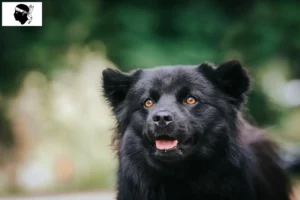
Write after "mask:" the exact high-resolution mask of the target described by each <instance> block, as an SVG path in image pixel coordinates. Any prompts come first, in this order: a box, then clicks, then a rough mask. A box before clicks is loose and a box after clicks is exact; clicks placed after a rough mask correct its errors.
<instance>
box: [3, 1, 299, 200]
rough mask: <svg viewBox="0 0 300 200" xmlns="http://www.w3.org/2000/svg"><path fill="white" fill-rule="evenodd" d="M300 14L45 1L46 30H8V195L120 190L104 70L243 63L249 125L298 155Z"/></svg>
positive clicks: (293, 7)
mask: <svg viewBox="0 0 300 200" xmlns="http://www.w3.org/2000/svg"><path fill="white" fill-rule="evenodd" d="M299 10H300V2H299V1H292V0H290V1H289V0H286V1H279V0H274V1H258V0H249V1H243V0H240V1H238V0H237V1H230V0H202V1H198V0H185V1H179V0H173V1H162V0H144V1H140V0H131V1H129V0H122V1H121V0H63V1H59V0H51V1H50V0H48V1H43V26H42V27H27V28H26V27H1V31H0V35H1V37H0V195H1V196H6V195H31V194H49V193H61V192H78V191H92V190H97V191H98V190H99V191H102V190H103V191H113V189H114V184H115V176H114V174H115V171H116V158H115V155H114V153H113V151H112V148H111V146H110V138H111V133H112V128H113V127H114V118H113V117H112V115H111V112H110V109H109V108H108V106H107V104H106V103H105V101H104V99H103V97H102V96H101V95H102V94H101V85H100V84H101V71H102V70H103V69H104V68H106V67H113V68H118V69H121V70H123V71H129V70H131V69H136V68H148V67H153V66H157V65H172V64H199V63H202V62H204V61H211V62H214V63H216V64H219V63H221V62H223V61H226V60H230V59H240V60H241V61H242V62H243V63H244V64H245V66H246V67H247V69H248V70H249V72H250V74H251V75H252V77H253V92H252V93H251V94H250V96H249V100H248V107H249V109H248V110H247V115H248V117H249V120H250V121H251V122H252V123H254V124H257V125H259V126H261V127H263V128H266V129H267V130H268V131H269V133H270V135H271V136H272V137H273V138H274V139H275V140H277V141H278V142H279V143H280V144H281V145H283V146H284V147H287V148H290V149H293V150H294V151H295V152H297V151H298V152H300V151H299V150H298V149H299V144H300V56H299V53H300V14H299ZM12 14H13V13H12ZM33 14H34V12H33ZM33 16H34V15H33Z"/></svg>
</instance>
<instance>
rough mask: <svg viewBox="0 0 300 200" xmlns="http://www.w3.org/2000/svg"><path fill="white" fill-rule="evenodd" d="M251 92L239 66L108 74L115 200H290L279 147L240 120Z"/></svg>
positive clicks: (106, 87) (206, 65) (106, 89)
mask: <svg viewBox="0 0 300 200" xmlns="http://www.w3.org/2000/svg"><path fill="white" fill-rule="evenodd" d="M249 87H250V79H249V76H248V75H247V73H246V71H245V70H244V69H243V68H242V66H241V63H240V62H238V61H230V62H227V63H224V64H221V65H220V66H219V67H216V66H214V65H213V64H209V63H203V64H201V65H200V66H169V67H157V68H153V69H145V70H137V71H135V72H133V73H130V74H127V73H122V72H119V71H117V70H113V69H106V70H104V71H103V89H104V93H105V97H106V98H107V99H108V101H109V102H110V105H111V106H112V108H113V112H114V115H115V116H116V119H117V128H116V131H117V133H116V138H115V139H116V141H117V144H116V145H117V151H118V158H119V168H118V195H117V199H118V200H182V199H186V200H288V199H290V195H291V184H290V180H289V178H288V176H287V174H286V172H285V171H284V170H283V169H282V167H281V161H280V159H279V156H278V155H277V149H276V146H275V145H274V144H273V143H272V142H271V140H269V139H268V138H267V137H265V136H264V134H263V133H262V131H260V130H259V129H257V128H255V127H253V126H251V125H250V124H249V123H247V122H246V120H245V119H244V118H243V115H242V111H243V105H244V102H245V100H246V94H247V92H248V90H249Z"/></svg>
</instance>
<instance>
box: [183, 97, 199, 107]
mask: <svg viewBox="0 0 300 200" xmlns="http://www.w3.org/2000/svg"><path fill="white" fill-rule="evenodd" d="M185 103H187V104H190V105H193V104H195V103H197V99H196V98H195V97H191V96H189V97H188V98H186V99H185Z"/></svg>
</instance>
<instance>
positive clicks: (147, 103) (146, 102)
mask: <svg viewBox="0 0 300 200" xmlns="http://www.w3.org/2000/svg"><path fill="white" fill-rule="evenodd" d="M153 105H154V101H153V100H151V99H146V101H145V102H144V106H145V107H146V108H150V107H152V106H153Z"/></svg>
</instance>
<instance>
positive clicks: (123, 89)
mask: <svg viewBox="0 0 300 200" xmlns="http://www.w3.org/2000/svg"><path fill="white" fill-rule="evenodd" d="M102 76H103V79H102V80H103V82H102V87H103V90H104V96H105V97H106V99H107V100H108V101H109V102H110V104H111V105H112V107H113V108H115V107H117V106H118V105H119V104H120V103H122V102H123V101H124V100H125V98H126V95H127V92H128V91H129V88H130V86H131V84H132V81H133V80H132V79H133V78H132V76H131V75H130V74H127V73H123V72H120V71H118V70H115V69H110V68H108V69H105V70H103V72H102Z"/></svg>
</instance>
